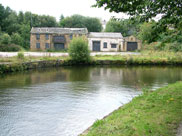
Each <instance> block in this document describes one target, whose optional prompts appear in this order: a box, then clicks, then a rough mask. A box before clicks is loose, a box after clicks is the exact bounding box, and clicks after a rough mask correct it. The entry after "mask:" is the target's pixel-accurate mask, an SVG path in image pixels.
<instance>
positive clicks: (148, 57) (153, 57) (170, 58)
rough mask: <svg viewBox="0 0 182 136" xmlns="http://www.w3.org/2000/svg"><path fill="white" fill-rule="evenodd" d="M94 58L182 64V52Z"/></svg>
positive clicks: (143, 63) (151, 63) (149, 63)
mask: <svg viewBox="0 0 182 136" xmlns="http://www.w3.org/2000/svg"><path fill="white" fill-rule="evenodd" d="M93 59H94V60H108V61H120V63H123V64H135V65H182V53H181V52H164V51H160V52H157V51H142V52H141V54H140V55H126V56H119V55H118V56H95V57H93Z"/></svg>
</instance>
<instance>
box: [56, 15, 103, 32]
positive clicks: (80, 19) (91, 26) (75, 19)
mask: <svg viewBox="0 0 182 136" xmlns="http://www.w3.org/2000/svg"><path fill="white" fill-rule="evenodd" d="M59 25H60V27H68V28H87V29H88V31H89V32H100V31H101V30H102V24H101V22H100V20H99V19H98V18H92V17H84V16H81V15H73V16H70V17H66V18H64V17H62V18H61V19H60V22H59Z"/></svg>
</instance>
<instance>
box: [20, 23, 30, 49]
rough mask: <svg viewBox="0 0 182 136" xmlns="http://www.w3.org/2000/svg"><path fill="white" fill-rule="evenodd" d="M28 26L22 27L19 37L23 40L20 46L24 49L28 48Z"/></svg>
mask: <svg viewBox="0 0 182 136" xmlns="http://www.w3.org/2000/svg"><path fill="white" fill-rule="evenodd" d="M30 29H31V28H30V26H29V25H22V26H21V30H20V31H21V32H20V36H21V37H22V38H23V43H22V46H23V47H24V48H26V49H29V47H30Z"/></svg>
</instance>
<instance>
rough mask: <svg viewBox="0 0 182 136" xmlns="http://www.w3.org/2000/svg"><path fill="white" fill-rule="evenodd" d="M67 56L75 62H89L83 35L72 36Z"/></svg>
mask: <svg viewBox="0 0 182 136" xmlns="http://www.w3.org/2000/svg"><path fill="white" fill-rule="evenodd" d="M68 52H69V56H70V57H71V59H72V60H73V61H75V62H89V61H90V51H89V48H88V41H87V40H86V38H85V37H77V38H73V40H72V41H71V43H70V45H69V49H68Z"/></svg>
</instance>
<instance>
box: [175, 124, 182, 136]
mask: <svg viewBox="0 0 182 136" xmlns="http://www.w3.org/2000/svg"><path fill="white" fill-rule="evenodd" d="M176 136H182V122H181V123H180V125H179V128H178V131H177V135H176Z"/></svg>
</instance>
